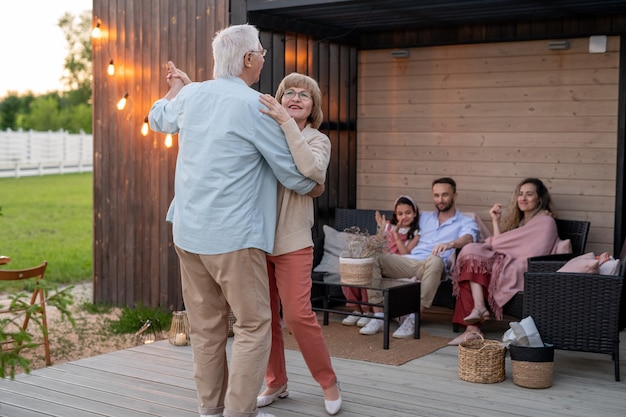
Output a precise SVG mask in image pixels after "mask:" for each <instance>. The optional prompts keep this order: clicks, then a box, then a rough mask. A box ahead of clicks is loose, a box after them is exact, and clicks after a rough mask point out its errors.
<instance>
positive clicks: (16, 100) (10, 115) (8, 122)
mask: <svg viewBox="0 0 626 417" xmlns="http://www.w3.org/2000/svg"><path fill="white" fill-rule="evenodd" d="M34 98H35V97H34V96H33V94H32V93H26V94H25V95H22V96H18V95H17V93H15V92H9V94H8V95H7V97H6V98H5V99H4V100H3V101H2V102H0V130H7V129H11V130H17V129H18V127H19V125H18V119H19V116H20V115H21V114H25V113H27V112H28V111H29V110H28V109H29V106H30V103H31V102H32V101H33V100H34Z"/></svg>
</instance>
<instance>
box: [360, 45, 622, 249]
mask: <svg viewBox="0 0 626 417" xmlns="http://www.w3.org/2000/svg"><path fill="white" fill-rule="evenodd" d="M588 42H589V40H588V38H579V39H570V44H571V47H570V49H569V50H560V51H551V50H548V48H547V41H528V42H506V43H489V44H473V45H455V46H440V47H428V48H410V49H409V52H410V57H409V58H408V59H392V58H391V55H390V52H391V50H389V49H385V50H371V51H361V52H360V53H359V73H358V85H359V96H358V147H357V161H358V167H357V207H359V208H389V209H391V208H392V207H391V204H392V203H393V201H394V199H395V198H396V197H397V195H399V194H403V193H408V194H410V195H413V196H414V197H415V198H416V199H417V202H418V205H419V206H420V208H421V209H422V210H433V202H432V197H431V187H430V184H431V182H432V180H433V179H434V178H437V177H441V176H452V177H454V178H455V180H456V181H457V183H458V191H459V197H458V206H459V207H460V208H461V210H465V211H473V212H476V213H478V214H479V215H480V216H481V217H482V218H483V219H485V220H487V219H488V214H487V211H488V208H489V207H490V206H491V205H492V204H493V203H494V202H496V201H499V202H503V203H506V202H507V201H508V198H509V196H510V192H511V191H512V190H513V188H514V186H515V185H516V184H517V183H518V182H519V180H521V179H522V178H523V177H529V176H536V177H539V178H541V179H542V180H544V181H545V182H546V184H547V185H548V187H549V189H550V191H551V193H552V195H553V198H554V201H555V204H556V206H557V208H558V210H559V215H560V217H562V218H567V219H580V220H589V221H590V222H591V230H590V236H589V240H588V244H587V249H588V250H589V251H596V252H599V251H609V252H612V249H613V227H614V224H613V223H614V209H615V184H616V183H615V181H616V178H615V172H616V147H617V140H616V138H617V119H618V118H617V108H618V81H619V38H618V37H609V40H608V51H607V53H604V54H590V53H588ZM488 223H490V222H488Z"/></svg>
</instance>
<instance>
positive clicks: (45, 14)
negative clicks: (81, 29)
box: [0, 0, 93, 99]
mask: <svg viewBox="0 0 626 417" xmlns="http://www.w3.org/2000/svg"><path fill="white" fill-rule="evenodd" d="M92 8H93V4H92V0H19V1H15V0H0V39H2V42H1V43H0V45H1V46H0V51H1V53H2V57H3V59H4V64H3V67H2V69H1V70H0V99H1V98H3V97H5V96H6V94H7V91H16V92H17V93H25V92H27V91H29V90H30V91H32V92H34V93H36V94H41V93H46V92H48V91H53V90H59V89H61V88H62V87H63V85H62V84H61V81H60V79H61V77H62V76H63V60H64V59H65V57H66V56H67V47H66V43H65V39H64V38H63V31H62V30H61V28H60V27H59V26H58V22H59V19H60V18H61V16H63V15H64V14H65V13H66V12H70V13H72V14H73V15H79V14H80V13H81V12H82V11H84V10H92Z"/></svg>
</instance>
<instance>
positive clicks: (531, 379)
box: [509, 345, 554, 388]
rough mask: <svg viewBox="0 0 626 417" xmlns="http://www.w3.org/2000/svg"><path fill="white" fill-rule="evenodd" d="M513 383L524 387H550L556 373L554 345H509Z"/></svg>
mask: <svg viewBox="0 0 626 417" xmlns="http://www.w3.org/2000/svg"><path fill="white" fill-rule="evenodd" d="M509 351H510V354H511V370H512V373H513V383H514V384H515V385H519V386H520V387H524V388H549V387H551V386H552V376H553V375H554V346H552V345H544V347H527V346H515V345H511V346H510V347H509Z"/></svg>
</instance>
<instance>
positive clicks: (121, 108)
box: [117, 93, 128, 110]
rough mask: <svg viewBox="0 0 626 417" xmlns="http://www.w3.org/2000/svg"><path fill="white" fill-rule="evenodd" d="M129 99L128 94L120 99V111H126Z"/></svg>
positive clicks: (118, 106)
mask: <svg viewBox="0 0 626 417" xmlns="http://www.w3.org/2000/svg"><path fill="white" fill-rule="evenodd" d="M127 98H128V93H126V94H124V97H122V98H121V99H120V101H118V102H117V109H118V110H124V107H126V99H127Z"/></svg>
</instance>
